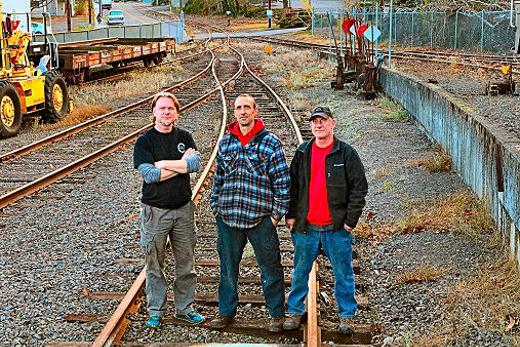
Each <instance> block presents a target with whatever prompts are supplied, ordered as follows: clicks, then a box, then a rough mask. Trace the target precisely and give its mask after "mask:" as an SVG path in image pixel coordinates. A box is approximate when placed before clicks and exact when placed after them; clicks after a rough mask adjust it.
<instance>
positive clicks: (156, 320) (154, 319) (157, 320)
mask: <svg viewBox="0 0 520 347" xmlns="http://www.w3.org/2000/svg"><path fill="white" fill-rule="evenodd" d="M146 326H147V327H148V328H153V329H157V328H158V327H160V326H161V317H159V316H151V317H150V319H148V321H147V322H146Z"/></svg>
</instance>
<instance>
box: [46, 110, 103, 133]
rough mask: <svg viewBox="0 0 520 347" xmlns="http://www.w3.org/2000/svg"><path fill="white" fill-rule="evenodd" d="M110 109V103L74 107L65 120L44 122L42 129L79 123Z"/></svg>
mask: <svg viewBox="0 0 520 347" xmlns="http://www.w3.org/2000/svg"><path fill="white" fill-rule="evenodd" d="M109 110H110V106H108V105H93V106H81V107H78V108H74V110H73V111H72V112H70V113H69V114H68V115H67V116H66V117H65V118H64V119H63V120H61V121H60V122H58V123H51V124H43V125H41V129H43V130H53V129H58V128H62V127H68V126H73V125H76V124H79V123H81V122H83V121H85V120H87V119H90V118H94V117H96V116H99V115H102V114H104V113H107V112H108V111H109Z"/></svg>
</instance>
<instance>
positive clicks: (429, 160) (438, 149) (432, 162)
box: [406, 144, 453, 173]
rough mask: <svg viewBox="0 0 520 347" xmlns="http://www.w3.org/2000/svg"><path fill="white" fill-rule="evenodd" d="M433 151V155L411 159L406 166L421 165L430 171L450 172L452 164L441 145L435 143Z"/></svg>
mask: <svg viewBox="0 0 520 347" xmlns="http://www.w3.org/2000/svg"><path fill="white" fill-rule="evenodd" d="M433 151H434V152H435V153H434V155H433V157H422V158H417V159H414V160H411V161H410V162H408V163H407V164H406V166H407V167H419V166H422V167H424V168H425V169H426V170H428V171H429V172H431V173H435V172H451V171H452V169H453V164H452V161H451V157H450V156H449V154H448V153H446V151H445V150H444V149H443V148H442V146H441V145H439V144H435V145H434V146H433Z"/></svg>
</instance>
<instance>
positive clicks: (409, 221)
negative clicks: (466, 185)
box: [398, 192, 494, 236]
mask: <svg viewBox="0 0 520 347" xmlns="http://www.w3.org/2000/svg"><path fill="white" fill-rule="evenodd" d="M398 227H399V229H400V230H402V231H403V232H410V231H421V230H424V229H426V228H429V229H436V230H455V231H459V232H461V233H463V234H466V235H471V236H475V235H477V234H479V233H483V232H487V233H490V232H492V231H494V223H493V221H492V220H491V217H490V216H489V211H488V210H487V208H486V204H485V202H484V201H480V200H478V199H476V198H475V197H474V196H473V195H470V194H468V193H466V192H459V193H455V194H453V195H451V196H449V197H448V198H446V199H445V200H441V201H438V202H436V203H434V204H433V205H431V207H430V208H429V209H427V210H424V211H414V212H413V213H411V214H410V215H408V216H406V217H404V218H403V219H401V220H400V221H399V222H398Z"/></svg>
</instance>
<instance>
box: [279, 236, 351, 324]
mask: <svg viewBox="0 0 520 347" xmlns="http://www.w3.org/2000/svg"><path fill="white" fill-rule="evenodd" d="M292 241H293V244H294V269H293V273H292V285H291V291H290V292H289V298H288V299H287V306H288V313H289V314H298V315H301V314H304V313H305V303H304V301H305V298H306V296H307V293H308V292H309V286H308V282H309V273H310V272H311V269H312V264H313V263H314V261H315V260H316V258H317V257H318V252H319V250H320V245H321V247H322V248H323V250H324V251H325V254H326V255H327V257H328V258H329V260H330V263H331V264H332V270H333V271H334V292H335V296H336V302H337V303H338V311H339V316H340V317H349V318H350V317H354V316H355V315H356V308H357V303H356V298H355V292H356V289H355V286H354V270H353V269H352V234H351V233H349V232H348V231H346V230H345V229H340V230H331V231H316V230H314V229H313V228H312V227H309V228H308V230H307V234H302V233H293V234H292Z"/></svg>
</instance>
